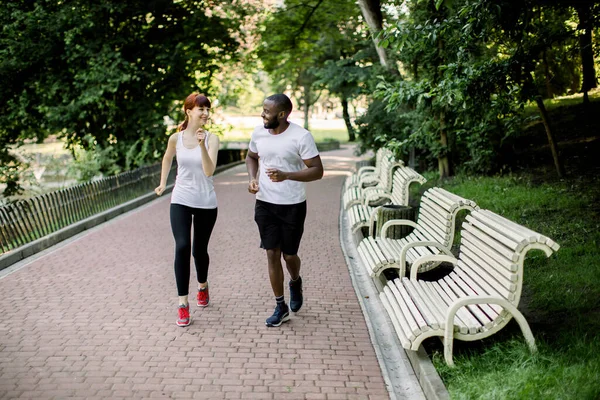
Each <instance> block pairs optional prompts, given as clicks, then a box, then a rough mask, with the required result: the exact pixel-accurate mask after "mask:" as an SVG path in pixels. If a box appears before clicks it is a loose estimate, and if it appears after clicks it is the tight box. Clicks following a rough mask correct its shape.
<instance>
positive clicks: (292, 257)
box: [283, 254, 299, 263]
mask: <svg viewBox="0 0 600 400" xmlns="http://www.w3.org/2000/svg"><path fill="white" fill-rule="evenodd" d="M283 259H284V260H285V262H286V263H289V262H294V261H297V260H298V259H299V257H298V254H294V255H289V254H284V255H283Z"/></svg>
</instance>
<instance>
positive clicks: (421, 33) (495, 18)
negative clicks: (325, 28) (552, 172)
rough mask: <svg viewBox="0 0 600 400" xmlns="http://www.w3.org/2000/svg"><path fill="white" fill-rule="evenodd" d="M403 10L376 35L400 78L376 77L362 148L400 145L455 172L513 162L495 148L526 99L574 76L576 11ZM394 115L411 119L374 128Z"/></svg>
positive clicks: (515, 126) (464, 4) (471, 3)
mask: <svg viewBox="0 0 600 400" xmlns="http://www.w3.org/2000/svg"><path fill="white" fill-rule="evenodd" d="M407 10H408V12H406V13H404V14H402V13H400V15H399V17H398V18H397V22H396V23H393V24H389V25H388V28H387V29H386V30H384V32H383V33H382V34H381V39H382V43H383V44H384V45H385V46H386V48H387V49H388V50H389V51H392V52H393V53H394V55H395V57H397V59H398V60H399V61H400V65H401V70H402V72H403V77H402V78H398V77H394V76H391V77H386V78H385V79H384V80H382V81H381V82H379V83H378V85H377V89H376V90H375V92H374V95H375V98H376V99H378V100H379V101H381V102H383V103H384V104H385V105H386V106H385V111H382V110H381V108H380V107H373V108H370V109H369V111H368V113H373V115H372V116H365V117H364V118H363V119H362V121H364V124H363V125H362V126H361V132H362V134H361V140H363V142H364V147H370V146H371V145H372V144H373V143H374V142H383V143H403V145H409V146H413V147H414V148H415V149H416V150H417V152H419V153H420V154H421V157H424V158H426V160H427V162H426V164H428V165H432V164H433V163H434V161H435V159H436V158H438V157H446V156H447V157H449V158H450V161H451V162H452V164H454V169H455V171H457V172H460V171H467V172H478V173H487V174H489V173H493V172H497V171H500V170H503V169H505V168H507V166H508V167H510V164H509V163H510V160H509V159H507V158H503V157H502V151H501V150H502V149H503V148H505V146H506V144H507V143H508V142H510V141H511V140H512V138H513V137H515V136H517V135H518V134H519V133H520V131H521V129H522V128H521V127H522V126H523V123H524V118H523V115H522V110H523V107H524V105H525V104H526V103H528V102H529V101H531V100H532V99H534V98H535V97H536V96H539V95H540V94H544V95H550V96H551V95H556V94H564V93H566V92H567V91H570V90H573V89H574V88H575V87H576V86H577V85H578V84H579V83H578V82H579V74H580V72H579V68H580V60H579V55H578V51H579V49H578V41H577V35H578V33H576V30H575V29H574V27H575V26H577V18H576V16H575V13H574V10H573V9H571V8H568V7H566V6H551V5H547V6H544V7H540V5H539V4H537V3H534V2H529V1H526V2H521V3H518V4H512V3H510V2H505V1H501V0H499V1H492V2H490V1H481V0H455V1H436V2H431V1H410V2H407ZM382 113H389V114H391V115H390V116H384V115H382ZM399 113H401V114H404V113H410V114H411V115H412V117H411V125H412V126H410V127H409V128H407V125H406V124H402V123H400V127H396V128H395V129H389V127H388V129H385V130H382V129H378V128H377V125H378V124H380V122H379V121H387V120H390V121H393V120H395V119H396V117H395V116H396V115H397V114H399ZM369 123H372V124H374V125H373V127H372V129H369V128H368V127H367V126H366V125H367V124H369ZM405 128H406V129H405ZM409 130H410V132H408V131H409ZM442 138H447V144H442ZM444 140H445V139H444Z"/></svg>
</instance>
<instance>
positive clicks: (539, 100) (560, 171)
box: [535, 96, 565, 178]
mask: <svg viewBox="0 0 600 400" xmlns="http://www.w3.org/2000/svg"><path fill="white" fill-rule="evenodd" d="M535 102H536V103H537V106H538V108H539V109H540V114H542V121H543V122H544V128H546V135H547V136H548V144H549V145H550V151H552V158H553V159H554V166H555V167H556V172H557V173H558V176H559V177H561V178H562V177H563V176H565V170H564V167H563V165H562V163H561V162H560V158H559V157H558V150H557V148H556V143H555V141H554V132H552V127H551V125H550V117H549V116H548V111H547V110H546V106H545V105H544V101H543V100H542V96H536V98H535Z"/></svg>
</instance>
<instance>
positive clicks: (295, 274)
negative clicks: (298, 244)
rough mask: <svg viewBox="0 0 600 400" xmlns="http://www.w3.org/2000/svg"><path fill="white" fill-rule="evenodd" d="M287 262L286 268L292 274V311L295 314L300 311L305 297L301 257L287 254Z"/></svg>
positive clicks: (284, 256) (285, 256) (285, 255)
mask: <svg viewBox="0 0 600 400" xmlns="http://www.w3.org/2000/svg"><path fill="white" fill-rule="evenodd" d="M283 259H284V260H285V266H286V267H287V270H288V272H289V273H290V278H291V280H290V282H289V286H290V309H291V310H292V311H293V312H298V311H300V308H301V307H302V303H303V302H304V296H303V294H302V278H301V277H300V264H301V262H300V257H298V255H297V254H295V255H293V256H290V255H287V254H284V255H283Z"/></svg>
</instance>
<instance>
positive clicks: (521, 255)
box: [380, 210, 560, 366]
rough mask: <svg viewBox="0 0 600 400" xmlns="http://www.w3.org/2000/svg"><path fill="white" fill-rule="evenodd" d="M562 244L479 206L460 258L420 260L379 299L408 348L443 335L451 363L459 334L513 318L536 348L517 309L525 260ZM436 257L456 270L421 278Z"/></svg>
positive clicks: (464, 233)
mask: <svg viewBox="0 0 600 400" xmlns="http://www.w3.org/2000/svg"><path fill="white" fill-rule="evenodd" d="M559 247H560V246H559V245H558V244H556V243H554V242H553V241H552V240H550V239H549V238H547V237H545V236H542V235H540V234H539V233H536V232H533V231H531V230H529V229H527V228H525V227H523V226H521V225H519V224H516V223H515V222H512V221H510V220H508V219H506V218H503V217H501V216H499V215H497V214H494V213H493V212H491V211H489V210H476V211H473V212H472V213H471V214H470V215H469V216H467V217H466V220H465V222H464V223H463V225H462V230H461V245H460V248H459V256H458V259H456V258H454V257H452V256H450V255H446V254H444V255H433V256H424V257H423V258H421V259H417V260H415V262H414V263H413V265H412V269H411V273H410V277H409V278H407V277H401V278H396V279H394V280H391V281H389V282H388V283H387V285H386V286H385V287H384V289H383V291H382V292H381V293H380V299H381V301H382V303H383V305H384V307H385V309H386V311H387V313H388V315H389V316H390V319H391V321H392V324H393V325H394V328H395V330H396V334H397V336H398V339H399V340H400V342H401V343H402V346H403V347H404V348H405V349H410V350H418V348H419V346H420V345H421V343H422V341H423V340H424V339H426V338H429V337H433V336H438V337H440V338H442V339H443V343H444V358H445V360H446V363H447V364H448V365H449V366H452V365H454V363H453V360H452V347H453V341H454V339H458V340H464V341H474V340H479V339H483V338H485V337H488V336H490V335H492V334H494V333H496V332H498V331H499V330H500V329H502V328H503V327H504V326H506V324H507V323H508V322H509V321H510V320H511V318H513V317H514V318H515V320H516V321H517V323H518V324H519V326H520V328H521V330H522V332H523V335H524V336H525V340H526V342H527V344H528V345H529V347H530V349H531V351H532V352H534V351H535V350H536V348H535V341H534V338H533V335H532V333H531V329H530V328H529V325H528V323H527V321H526V320H525V318H524V317H523V315H522V314H521V312H519V311H518V309H517V307H518V305H519V300H520V298H521V290H522V287H523V263H524V261H525V257H526V255H527V253H528V252H529V251H530V250H536V249H537V250H542V251H543V252H544V253H546V256H548V257H549V256H550V255H551V254H552V252H553V251H557V250H558V249H559ZM432 260H436V261H438V262H449V263H451V264H453V266H454V267H453V270H452V272H450V273H449V274H448V275H446V276H445V277H443V278H440V279H438V280H435V281H424V280H417V273H418V272H419V268H420V266H421V265H422V264H424V263H428V262H430V261H432Z"/></svg>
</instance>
